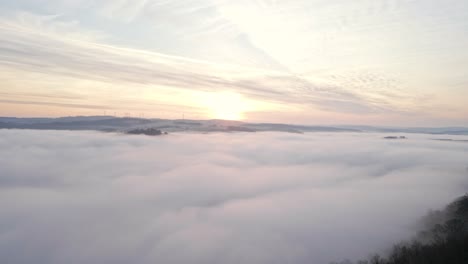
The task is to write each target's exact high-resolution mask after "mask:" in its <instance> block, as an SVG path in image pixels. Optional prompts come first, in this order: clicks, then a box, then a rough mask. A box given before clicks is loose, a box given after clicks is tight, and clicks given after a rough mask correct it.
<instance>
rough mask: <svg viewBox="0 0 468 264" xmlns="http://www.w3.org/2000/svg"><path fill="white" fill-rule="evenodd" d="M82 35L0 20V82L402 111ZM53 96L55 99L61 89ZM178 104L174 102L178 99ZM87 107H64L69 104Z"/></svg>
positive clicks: (319, 86)
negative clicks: (217, 94)
mask: <svg viewBox="0 0 468 264" xmlns="http://www.w3.org/2000/svg"><path fill="white" fill-rule="evenodd" d="M78 29H79V23H78V24H77V22H74V23H71V22H70V23H69V22H63V21H58V17H57V16H36V15H33V14H28V13H22V14H21V15H20V16H19V18H17V19H11V18H10V19H6V18H3V19H2V20H0V55H1V56H2V60H1V61H0V67H1V68H2V69H3V74H1V75H0V78H1V79H4V80H8V81H9V83H10V85H11V86H15V87H9V86H10V85H9V86H8V87H7V89H8V91H10V93H13V91H12V90H16V91H18V90H17V89H18V88H17V87H16V86H21V84H20V81H18V80H17V78H16V77H17V76H19V75H21V76H23V78H22V80H21V81H25V80H28V81H29V83H28V84H29V85H32V86H34V87H37V88H38V89H39V88H40V89H41V90H44V89H43V87H47V89H45V90H50V89H51V88H50V87H51V85H50V83H48V82H46V80H53V82H54V83H55V84H54V87H56V86H60V87H61V88H60V90H61V91H60V93H63V92H65V93H67V92H68V93H70V92H71V93H73V92H76V90H77V89H87V87H89V86H88V85H86V84H80V83H82V82H83V81H87V82H88V83H89V82H92V83H93V85H94V86H98V88H97V89H103V88H102V87H107V88H105V89H108V90H109V89H119V90H120V91H122V93H123V94H127V95H130V94H132V93H133V92H132V91H133V90H135V89H137V88H138V87H144V88H143V89H148V90H151V91H152V93H153V94H168V90H175V91H182V92H184V93H186V94H187V96H190V92H191V91H203V92H218V91H220V90H223V91H234V92H236V93H240V94H242V95H244V96H246V97H248V98H253V99H255V100H259V101H266V102H273V103H281V104H289V105H299V106H302V107H306V108H310V109H314V108H315V109H321V110H324V111H329V112H342V113H354V114H357V113H358V114H370V113H383V112H386V113H391V112H394V111H395V109H398V108H397V107H395V106H394V105H393V104H390V103H388V102H386V101H385V100H381V99H379V98H377V99H376V98H367V96H366V94H365V93H355V92H354V91H351V90H349V89H345V88H344V86H343V83H340V84H339V85H337V84H336V83H333V82H328V83H323V82H320V83H319V82H314V81H313V80H312V79H311V78H304V77H302V76H298V75H294V74H291V73H287V72H280V71H270V70H262V69H258V68H246V67H239V66H232V65H222V64H214V63H208V62H203V61H197V60H191V59H186V58H182V57H177V56H167V55H164V54H160V53H155V52H147V51H142V50H137V49H130V48H122V47H117V46H114V45H109V44H103V43H104V41H101V39H105V36H104V35H100V34H99V33H97V32H86V31H80V30H78ZM61 80H62V82H60V81H61ZM63 83H69V84H70V85H73V87H66V86H64V85H63ZM77 84H80V85H77ZM75 86H78V87H75ZM109 87H112V88H109ZM31 88H32V87H22V88H21V89H23V90H24V89H31ZM53 92H54V95H55V96H57V93H56V92H57V90H54V91H53ZM60 93H59V94H60ZM108 93H112V91H108ZM114 94H116V93H114ZM94 95H95V96H93V99H92V100H94V101H99V100H101V101H102V99H103V97H102V96H101V97H100V95H99V94H94ZM127 97H128V96H127ZM384 97H385V96H384ZM10 100H18V98H10ZM173 101H174V102H175V101H177V100H175V99H174V98H173ZM384 101H385V103H384ZM167 102H168V101H166V103H167ZM379 102H382V104H379ZM83 103H85V102H82V101H80V102H67V104H68V105H80V104H83ZM91 104H92V105H93V104H94V105H97V104H99V103H97V102H94V103H91Z"/></svg>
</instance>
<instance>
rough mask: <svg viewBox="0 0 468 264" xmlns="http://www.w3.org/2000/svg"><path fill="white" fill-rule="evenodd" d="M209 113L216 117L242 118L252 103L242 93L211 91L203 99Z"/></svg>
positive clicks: (226, 118)
mask: <svg viewBox="0 0 468 264" xmlns="http://www.w3.org/2000/svg"><path fill="white" fill-rule="evenodd" d="M201 103H202V105H203V107H204V108H206V109H207V110H208V114H209V115H210V117H211V118H214V119H223V120H242V119H244V118H245V116H244V114H245V112H246V111H248V110H250V109H251V108H252V107H251V104H250V102H249V101H248V100H246V99H245V98H244V97H243V96H242V95H240V94H238V93H234V92H219V93H210V94H207V95H206V97H205V96H204V98H203V99H202V100H201Z"/></svg>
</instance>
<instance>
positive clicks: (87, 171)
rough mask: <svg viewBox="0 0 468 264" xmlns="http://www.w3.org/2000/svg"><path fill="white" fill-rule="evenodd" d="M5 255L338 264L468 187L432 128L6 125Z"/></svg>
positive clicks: (1, 183) (0, 141) (457, 152)
mask: <svg viewBox="0 0 468 264" xmlns="http://www.w3.org/2000/svg"><path fill="white" fill-rule="evenodd" d="M0 149H1V150H2V151H1V152H0V168H2V170H1V173H0V197H1V199H0V214H1V215H2V217H1V219H0V258H1V259H2V260H3V261H4V262H6V263H39V264H40V263H52V264H53V263H65V262H66V263H71V264H73V263H90V264H92V263H168V264H172V263H205V264H206V263H228V264H229V263H246V264H249V263H252V264H253V263H255V264H262V263H268V264H270V263H298V264H300V263H318V264H320V263H328V261H333V260H340V259H341V258H347V257H349V258H360V257H365V256H367V254H369V253H372V252H378V251H381V250H385V249H386V248H387V247H388V246H389V245H391V244H392V243H393V242H396V241H399V240H400V239H404V238H407V237H408V236H411V235H412V234H413V232H414V229H413V228H414V226H413V224H414V223H416V222H417V220H418V219H419V217H421V216H423V215H424V214H425V213H426V212H427V210H429V209H430V208H439V207H442V206H443V205H445V204H446V203H447V202H449V201H451V200H452V199H453V198H455V197H457V196H459V195H460V194H463V193H464V192H466V189H467V187H468V181H467V180H466V174H467V171H466V167H467V165H468V164H467V163H466V151H467V150H468V145H467V144H464V143H457V142H439V141H431V140H428V139H427V135H416V134H414V135H411V136H410V137H409V139H408V140H404V141H388V140H384V139H382V135H380V134H375V133H374V134H366V133H362V134H351V133H349V134H348V133H341V134H334V133H326V134H321V133H316V134H315V133H313V134H304V135H295V134H284V133H234V134H208V135H207V134H172V135H168V136H165V137H143V136H127V135H119V134H106V133H96V132H61V131H32V130H0Z"/></svg>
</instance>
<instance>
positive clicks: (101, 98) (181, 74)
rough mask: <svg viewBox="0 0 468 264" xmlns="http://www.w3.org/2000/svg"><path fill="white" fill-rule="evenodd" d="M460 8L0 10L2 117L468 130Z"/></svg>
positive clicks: (327, 3) (162, 1)
mask: <svg viewBox="0 0 468 264" xmlns="http://www.w3.org/2000/svg"><path fill="white" fill-rule="evenodd" d="M467 13H468V2H467V1H465V0H447V1H439V0H406V1H404V0H355V1H354V0H353V1H347V0H287V1H276V0H255V1H252V0H249V1H246V0H236V1H229V0H172V1H169V0H101V1H91V0H2V1H0V82H1V87H0V115H1V116H17V117H26V116H28V117H30V116H74V115H103V114H105V115H117V116H134V117H159V118H171V119H173V118H191V119H211V118H219V119H233V120H246V121H262V122H283V123H303V124H366V125H405V126H468V104H467V103H466V99H467V98H468V75H467V74H466V69H467V68H468V52H467V51H466V47H467V46H468V19H466V14H467Z"/></svg>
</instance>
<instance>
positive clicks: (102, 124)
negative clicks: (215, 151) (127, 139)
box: [0, 116, 468, 135]
mask: <svg viewBox="0 0 468 264" xmlns="http://www.w3.org/2000/svg"><path fill="white" fill-rule="evenodd" d="M0 128H10V129H12V128H16V129H47V130H96V131H109V132H127V131H130V130H134V129H148V128H153V129H159V130H162V131H167V132H182V131H187V132H202V133H208V132H262V131H276V132H287V133H306V132H382V133H424V134H436V135H439V134H445V135H468V128H465V127H445V128H388V127H372V126H312V125H291V124H277V123H248V122H241V121H230V120H217V119H214V120H187V119H176V120H170V119H145V118H130V117H114V116H73V117H59V118H15V117H0Z"/></svg>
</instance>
